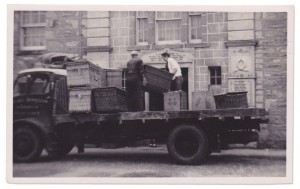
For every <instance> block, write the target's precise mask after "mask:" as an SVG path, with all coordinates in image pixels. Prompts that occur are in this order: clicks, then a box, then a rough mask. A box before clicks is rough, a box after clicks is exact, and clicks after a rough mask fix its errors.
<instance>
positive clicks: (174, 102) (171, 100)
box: [164, 91, 187, 111]
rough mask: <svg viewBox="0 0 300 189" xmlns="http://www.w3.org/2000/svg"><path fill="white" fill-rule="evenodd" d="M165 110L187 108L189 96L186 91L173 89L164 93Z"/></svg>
mask: <svg viewBox="0 0 300 189" xmlns="http://www.w3.org/2000/svg"><path fill="white" fill-rule="evenodd" d="M164 110H165V111H180V110H187V96H186V92H184V91H171V92H167V93H164Z"/></svg>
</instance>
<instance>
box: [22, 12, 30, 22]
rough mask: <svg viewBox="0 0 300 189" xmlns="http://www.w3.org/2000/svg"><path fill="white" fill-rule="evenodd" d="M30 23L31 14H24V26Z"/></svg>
mask: <svg viewBox="0 0 300 189" xmlns="http://www.w3.org/2000/svg"><path fill="white" fill-rule="evenodd" d="M29 23H30V14H29V12H23V24H29Z"/></svg>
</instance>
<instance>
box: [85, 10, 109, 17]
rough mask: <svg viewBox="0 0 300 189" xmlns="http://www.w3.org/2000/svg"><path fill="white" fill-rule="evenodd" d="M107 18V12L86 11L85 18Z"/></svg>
mask: <svg viewBox="0 0 300 189" xmlns="http://www.w3.org/2000/svg"><path fill="white" fill-rule="evenodd" d="M103 17H109V12H108V11H88V12H87V18H103Z"/></svg>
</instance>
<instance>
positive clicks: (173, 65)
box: [161, 52, 183, 91]
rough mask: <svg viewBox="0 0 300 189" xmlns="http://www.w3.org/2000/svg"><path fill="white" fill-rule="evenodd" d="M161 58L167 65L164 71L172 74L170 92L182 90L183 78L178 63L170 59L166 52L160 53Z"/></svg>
mask: <svg viewBox="0 0 300 189" xmlns="http://www.w3.org/2000/svg"><path fill="white" fill-rule="evenodd" d="M161 56H162V58H163V60H164V61H165V62H166V63H167V64H166V70H167V71H169V72H170V73H172V74H174V77H173V81H172V83H171V91H180V90H182V83H183V77H182V74H181V68H180V66H179V64H178V62H177V61H176V60H174V59H173V58H171V57H170V54H169V53H167V52H164V53H162V54H161Z"/></svg>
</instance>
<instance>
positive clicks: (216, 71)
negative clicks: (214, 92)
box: [209, 66, 222, 85]
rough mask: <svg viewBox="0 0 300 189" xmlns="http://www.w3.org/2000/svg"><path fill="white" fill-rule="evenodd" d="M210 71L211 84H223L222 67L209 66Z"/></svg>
mask: <svg viewBox="0 0 300 189" xmlns="http://www.w3.org/2000/svg"><path fill="white" fill-rule="evenodd" d="M209 72H210V84H211V85H221V83H222V77H221V67H220V66H218V67H209Z"/></svg>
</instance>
